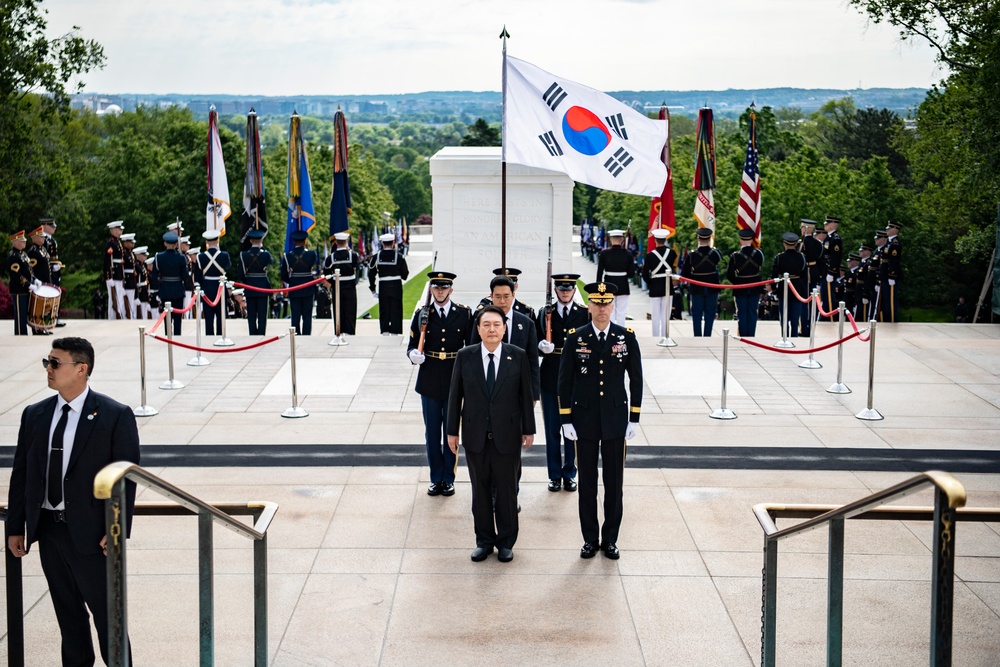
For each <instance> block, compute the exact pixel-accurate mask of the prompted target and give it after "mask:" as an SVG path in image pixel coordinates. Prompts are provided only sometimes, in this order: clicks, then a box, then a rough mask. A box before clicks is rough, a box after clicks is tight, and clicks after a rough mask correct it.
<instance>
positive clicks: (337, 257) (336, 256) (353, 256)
mask: <svg viewBox="0 0 1000 667" xmlns="http://www.w3.org/2000/svg"><path fill="white" fill-rule="evenodd" d="M350 239H351V235H350V234H349V233H347V232H337V233H336V234H334V235H333V240H334V242H335V243H336V244H337V245H336V247H335V248H334V249H333V252H331V253H330V254H329V255H327V256H326V259H325V260H324V261H323V274H324V275H325V276H326V279H327V280H328V281H330V290H331V292H332V294H333V299H334V304H333V314H334V318H336V317H337V312H338V310H339V312H340V333H342V334H350V335H351V336H353V335H354V333H355V331H356V325H357V320H358V285H357V282H358V281H357V277H358V269H359V268H360V267H361V257H360V256H359V255H358V253H357V252H355V250H354V249H353V248H351V244H350V243H349V241H350ZM337 269H340V290H339V297H338V290H337V287H336V285H335V284H334V271H336V270H337ZM338 298H339V299H340V308H339V309H338V308H337V304H336V300H337V299H338ZM379 312H380V313H381V312H382V307H381V305H380V306H379ZM445 400H447V394H446V395H445ZM447 448H448V447H447V446H445V449H447Z"/></svg>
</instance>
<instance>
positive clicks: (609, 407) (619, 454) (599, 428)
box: [559, 283, 642, 560]
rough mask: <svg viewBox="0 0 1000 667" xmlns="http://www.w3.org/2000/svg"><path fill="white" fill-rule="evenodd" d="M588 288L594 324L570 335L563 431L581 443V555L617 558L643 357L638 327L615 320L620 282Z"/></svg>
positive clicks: (562, 381) (564, 365) (562, 383)
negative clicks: (600, 498) (600, 501)
mask: <svg viewBox="0 0 1000 667" xmlns="http://www.w3.org/2000/svg"><path fill="white" fill-rule="evenodd" d="M584 289H585V290H586V291H587V295H588V296H589V297H590V304H589V305H588V307H587V308H588V310H589V311H590V317H591V321H590V323H589V324H585V325H583V326H582V327H580V328H579V329H573V330H571V331H569V332H568V333H567V334H566V342H565V343H564V344H563V353H562V361H561V362H560V364H559V416H560V418H561V419H562V423H563V435H565V436H566V437H567V438H569V439H570V440H576V458H577V465H578V466H579V468H580V498H579V506H580V528H581V530H582V532H583V547H582V548H581V549H580V557H581V558H593V557H594V555H595V554H596V553H597V549H598V548H600V549H601V550H602V551H603V552H604V555H605V556H607V557H608V558H611V559H612V560H617V559H618V556H619V554H618V546H617V542H618V530H619V528H620V527H621V522H622V479H623V476H624V472H625V441H626V440H631V439H632V438H634V437H635V436H636V434H637V432H638V426H639V411H640V408H641V406H642V359H641V357H640V353H639V341H637V340H636V337H635V332H633V331H632V330H631V329H626V328H625V327H620V326H618V325H617V324H615V323H614V322H612V321H611V311H612V303H613V302H614V294H615V286H614V285H611V284H605V283H590V284H589V285H587V286H586V287H585V288H584ZM626 374H627V375H628V395H627V396H626V394H625V375H626ZM598 453H600V456H601V464H602V465H601V470H602V473H603V477H604V525H603V526H601V525H600V524H599V523H598V520H597V455H598ZM598 539H600V541H598Z"/></svg>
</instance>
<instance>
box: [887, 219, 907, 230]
mask: <svg viewBox="0 0 1000 667" xmlns="http://www.w3.org/2000/svg"><path fill="white" fill-rule="evenodd" d="M885 228H886V229H902V228H903V223H901V222H892V221H889V222H887V223H886V225H885Z"/></svg>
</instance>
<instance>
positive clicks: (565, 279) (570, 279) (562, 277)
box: [552, 273, 580, 286]
mask: <svg viewBox="0 0 1000 667" xmlns="http://www.w3.org/2000/svg"><path fill="white" fill-rule="evenodd" d="M579 278H580V274H579V273H559V274H553V275H552V282H554V283H555V284H556V285H558V284H560V283H570V284H571V285H573V286H576V281H577V280H579Z"/></svg>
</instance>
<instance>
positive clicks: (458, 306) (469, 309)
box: [451, 301, 472, 311]
mask: <svg viewBox="0 0 1000 667" xmlns="http://www.w3.org/2000/svg"><path fill="white" fill-rule="evenodd" d="M451 305H452V306H454V307H455V308H464V309H465V310H468V311H471V310H472V309H471V308H469V307H468V306H466V305H465V304H463V303H455V302H454V301H452V302H451Z"/></svg>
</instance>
